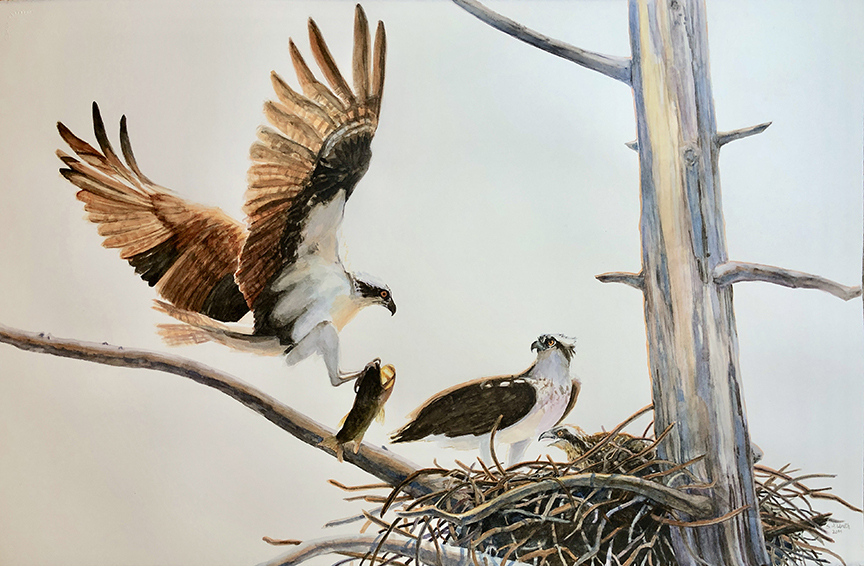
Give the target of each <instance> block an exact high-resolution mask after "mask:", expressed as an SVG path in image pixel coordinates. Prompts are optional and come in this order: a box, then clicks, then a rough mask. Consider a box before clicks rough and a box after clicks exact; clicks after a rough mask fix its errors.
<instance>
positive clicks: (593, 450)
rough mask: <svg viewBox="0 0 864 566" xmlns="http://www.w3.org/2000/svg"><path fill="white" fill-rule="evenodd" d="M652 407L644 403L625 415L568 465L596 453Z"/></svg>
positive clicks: (652, 406)
mask: <svg viewBox="0 0 864 566" xmlns="http://www.w3.org/2000/svg"><path fill="white" fill-rule="evenodd" d="M652 409H654V405H646V406H644V407H642V408H641V409H639V410H638V411H636V412H635V413H633V414H632V415H630V416H629V417H627V419H626V420H625V421H624V422H622V423H621V424H619V425H618V426H616V427H615V428H614V429H612V432H610V433H609V434H608V435H607V436H606V438H604V439H603V440H601V441H600V442H598V443H597V444H595V445H594V447H593V448H591V450H589V451H588V452H586V453H585V454H582V456H580V457H579V458H577V459H576V460H574V461H573V462H571V463H570V466H571V467H572V466H573V465H575V464H577V463H579V462H582V461H583V460H586V459H587V458H588V457H589V456H592V455H594V454H596V453H597V452H599V451H600V449H601V448H602V447H603V446H605V445H606V444H608V443H609V442H611V441H612V439H614V438H615V435H616V434H618V433H619V432H621V431H622V430H624V427H626V426H627V425H629V424H630V423H632V422H633V421H635V420H636V419H638V418H639V417H641V416H642V415H644V414H645V413H647V412H648V411H650V410H652Z"/></svg>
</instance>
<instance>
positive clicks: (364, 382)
mask: <svg viewBox="0 0 864 566" xmlns="http://www.w3.org/2000/svg"><path fill="white" fill-rule="evenodd" d="M395 383H396V368H394V367H393V366H392V365H390V364H387V365H385V366H383V367H382V366H381V360H377V359H376V360H374V361H372V362H370V363H369V364H367V365H366V368H365V369H364V370H363V371H362V372H361V375H360V377H358V378H357V381H356V382H355V383H354V392H355V396H354V405H353V406H352V407H351V411H349V413H348V415H346V417H345V419H344V420H343V422H342V426H341V428H340V429H339V432H337V433H336V434H335V435H333V436H328V437H327V438H325V439H323V440H322V441H321V442H320V443H319V444H318V445H319V446H323V447H324V448H327V449H328V450H332V451H333V452H335V453H336V458H338V459H339V461H340V462H341V461H342V456H343V452H344V448H345V445H346V444H349V443H351V442H353V443H354V447H353V450H354V453H355V454H356V453H357V452H359V451H360V443H361V442H363V435H365V434H366V431H367V430H368V429H369V426H370V425H371V424H372V421H373V420H378V422H383V421H384V404H385V403H387V399H389V398H390V394H391V393H393V386H394V385H395Z"/></svg>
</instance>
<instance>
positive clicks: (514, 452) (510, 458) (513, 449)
mask: <svg viewBox="0 0 864 566" xmlns="http://www.w3.org/2000/svg"><path fill="white" fill-rule="evenodd" d="M529 444H531V439H530V438H526V439H525V440H520V441H519V442H514V443H513V444H511V445H510V450H509V451H508V452H507V467H510V466H513V465H515V464H518V463H519V462H521V461H522V456H524V455H525V449H526V448H528V445H529Z"/></svg>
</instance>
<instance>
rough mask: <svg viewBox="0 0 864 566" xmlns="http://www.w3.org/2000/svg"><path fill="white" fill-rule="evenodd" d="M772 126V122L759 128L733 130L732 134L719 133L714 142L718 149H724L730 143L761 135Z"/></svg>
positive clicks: (760, 125)
mask: <svg viewBox="0 0 864 566" xmlns="http://www.w3.org/2000/svg"><path fill="white" fill-rule="evenodd" d="M770 125H771V122H765V123H764V124H759V125H758V126H750V127H749V128H741V129H740V130H732V131H731V132H717V135H716V136H715V137H714V142H715V143H716V144H717V147H723V146H724V145H726V144H727V143H729V142H733V141H735V140H740V139H743V138H749V137H750V136H755V135H756V134H761V133H762V132H764V131H765V130H767V129H768V126H770Z"/></svg>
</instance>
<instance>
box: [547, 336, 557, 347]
mask: <svg viewBox="0 0 864 566" xmlns="http://www.w3.org/2000/svg"><path fill="white" fill-rule="evenodd" d="M554 345H555V339H554V338H549V339H548V340H546V346H548V347H549V348H551V347H552V346H554Z"/></svg>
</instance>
